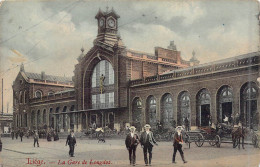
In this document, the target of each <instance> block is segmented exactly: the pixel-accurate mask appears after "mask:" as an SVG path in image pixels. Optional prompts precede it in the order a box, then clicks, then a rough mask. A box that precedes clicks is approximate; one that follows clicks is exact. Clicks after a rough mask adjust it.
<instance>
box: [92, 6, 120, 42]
mask: <svg viewBox="0 0 260 167" xmlns="http://www.w3.org/2000/svg"><path fill="white" fill-rule="evenodd" d="M95 18H96V19H97V22H98V35H97V38H96V40H95V42H98V41H100V42H104V43H107V44H111V45H114V44H115V43H118V40H119V38H120V37H119V35H118V19H119V18H120V16H119V15H118V14H117V13H116V12H115V11H114V9H113V8H112V9H111V10H108V7H107V10H106V11H102V10H101V9H99V11H98V13H97V15H96V17H95Z"/></svg>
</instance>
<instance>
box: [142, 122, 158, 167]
mask: <svg viewBox="0 0 260 167" xmlns="http://www.w3.org/2000/svg"><path fill="white" fill-rule="evenodd" d="M144 128H145V132H143V133H142V134H141V138H140V142H141V145H142V148H143V153H144V162H145V166H148V160H147V150H148V153H149V165H150V166H151V162H152V150H153V145H154V144H155V145H158V144H157V143H156V141H155V139H154V137H153V132H151V131H150V129H151V126H150V125H148V124H146V125H145V126H144Z"/></svg>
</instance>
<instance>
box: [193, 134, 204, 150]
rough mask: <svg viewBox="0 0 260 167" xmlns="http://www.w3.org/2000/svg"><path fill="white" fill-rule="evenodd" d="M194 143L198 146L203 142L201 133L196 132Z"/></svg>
mask: <svg viewBox="0 0 260 167" xmlns="http://www.w3.org/2000/svg"><path fill="white" fill-rule="evenodd" d="M195 144H196V145H197V146H198V147H201V146H202V145H203V144H204V137H203V135H202V134H201V133H198V135H197V138H196V141H195Z"/></svg>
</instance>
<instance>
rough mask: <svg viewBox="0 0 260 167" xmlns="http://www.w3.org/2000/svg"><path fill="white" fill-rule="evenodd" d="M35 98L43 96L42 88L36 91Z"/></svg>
mask: <svg viewBox="0 0 260 167" xmlns="http://www.w3.org/2000/svg"><path fill="white" fill-rule="evenodd" d="M35 98H42V92H41V91H40V90H37V91H36V92H35Z"/></svg>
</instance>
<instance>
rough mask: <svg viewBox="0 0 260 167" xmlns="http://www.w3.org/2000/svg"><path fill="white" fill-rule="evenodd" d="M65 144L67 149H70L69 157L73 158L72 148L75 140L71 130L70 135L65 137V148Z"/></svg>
mask: <svg viewBox="0 0 260 167" xmlns="http://www.w3.org/2000/svg"><path fill="white" fill-rule="evenodd" d="M67 144H69V147H70V151H69V155H70V156H71V157H74V147H75V145H76V138H75V136H74V131H73V130H72V131H71V132H70V135H68V137H67V141H66V146H67Z"/></svg>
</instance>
